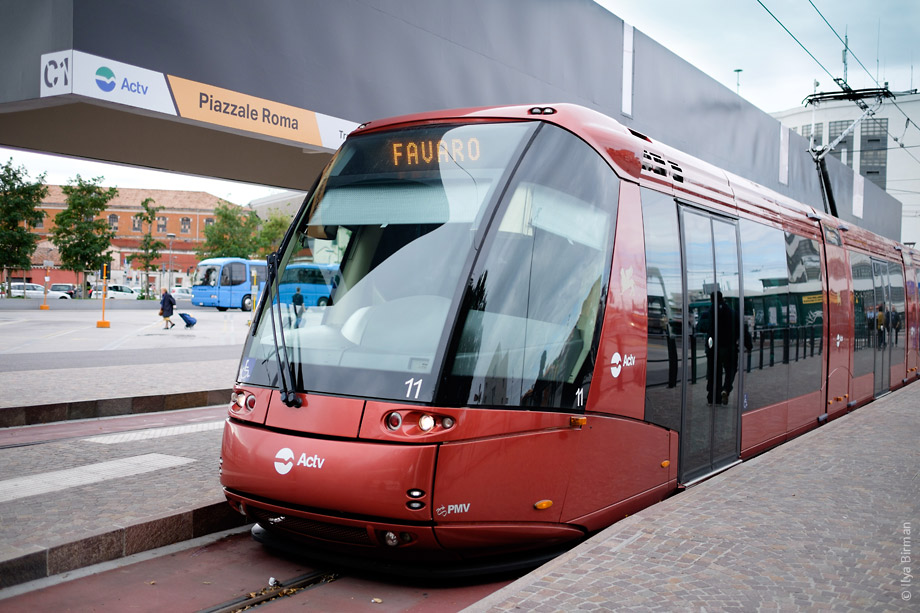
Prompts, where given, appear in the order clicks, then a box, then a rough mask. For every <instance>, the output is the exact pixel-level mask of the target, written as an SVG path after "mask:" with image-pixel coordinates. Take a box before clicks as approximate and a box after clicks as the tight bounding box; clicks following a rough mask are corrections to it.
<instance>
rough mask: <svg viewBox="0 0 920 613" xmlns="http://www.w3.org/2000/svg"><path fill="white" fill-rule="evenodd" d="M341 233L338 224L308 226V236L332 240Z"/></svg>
mask: <svg viewBox="0 0 920 613" xmlns="http://www.w3.org/2000/svg"><path fill="white" fill-rule="evenodd" d="M338 233H339V227H338V226H307V236H309V237H310V238H318V239H321V240H327V241H331V240H332V239H334V238H335V237H336V235H337V234H338Z"/></svg>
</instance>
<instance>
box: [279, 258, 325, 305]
mask: <svg viewBox="0 0 920 613" xmlns="http://www.w3.org/2000/svg"><path fill="white" fill-rule="evenodd" d="M338 274H339V267H338V265H337V264H316V263H313V262H296V263H293V262H292V263H290V264H288V265H287V267H286V268H285V269H284V273H283V274H282V275H281V282H280V283H279V284H278V297H279V300H280V302H281V303H282V304H291V303H293V296H294V294H295V293H297V290H300V294H301V295H302V296H303V306H304V307H311V306H326V305H327V304H329V302H330V300H331V298H332V289H333V288H334V287H335V286H336V285H338V280H337V279H338Z"/></svg>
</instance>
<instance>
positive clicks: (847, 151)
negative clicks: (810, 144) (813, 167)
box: [827, 120, 853, 168]
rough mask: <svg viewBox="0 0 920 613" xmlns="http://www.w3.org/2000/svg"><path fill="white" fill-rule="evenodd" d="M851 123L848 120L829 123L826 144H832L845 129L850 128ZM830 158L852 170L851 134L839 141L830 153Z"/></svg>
mask: <svg viewBox="0 0 920 613" xmlns="http://www.w3.org/2000/svg"><path fill="white" fill-rule="evenodd" d="M851 123H853V122H852V121H849V120H844V121H831V122H829V123H828V124H827V139H828V142H831V143H832V142H834V141H835V140H836V139H837V137H838V136H840V135H841V134H843V133H844V132H845V131H846V129H847V128H849V127H850V124H851ZM830 155H831V156H833V157H835V158H837V159H838V160H840V161H841V162H843V163H844V164H846V165H847V166H849V167H850V168H853V134H852V133H850V134H847V137H846V138H844V139H843V140H842V141H840V142H839V143H838V144H837V146H836V147H834V150H833V151H831V153H830Z"/></svg>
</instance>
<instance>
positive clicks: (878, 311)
mask: <svg viewBox="0 0 920 613" xmlns="http://www.w3.org/2000/svg"><path fill="white" fill-rule="evenodd" d="M872 279H873V284H874V287H875V304H874V305H873V307H874V308H873V313H874V314H875V321H874V322H872V324H873V326H872V328H871V329H872V330H874V332H875V338H874V339H872V340H873V341H874V344H875V395H876V396H879V395H881V394H884V393H885V392H887V391H888V390H889V389H890V388H891V330H890V329H889V328H890V316H889V313H890V312H891V292H890V289H889V285H888V263H887V262H883V261H879V260H872Z"/></svg>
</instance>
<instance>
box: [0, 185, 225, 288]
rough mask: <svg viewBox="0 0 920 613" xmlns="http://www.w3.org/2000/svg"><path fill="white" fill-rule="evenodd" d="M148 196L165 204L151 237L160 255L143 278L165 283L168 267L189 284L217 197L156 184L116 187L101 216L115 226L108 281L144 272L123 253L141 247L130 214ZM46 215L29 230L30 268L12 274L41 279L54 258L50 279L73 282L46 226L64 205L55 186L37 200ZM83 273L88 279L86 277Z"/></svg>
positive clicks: (140, 229)
mask: <svg viewBox="0 0 920 613" xmlns="http://www.w3.org/2000/svg"><path fill="white" fill-rule="evenodd" d="M147 198H152V199H153V203H152V206H157V207H164V208H163V210H161V211H159V212H158V213H157V223H156V224H155V227H154V228H153V237H154V238H155V239H157V240H159V241H161V242H162V243H163V244H164V245H165V247H164V248H163V249H162V250H161V251H160V254H161V255H160V258H159V259H158V260H155V261H154V265H155V266H156V271H155V272H154V271H151V274H150V278H149V279H148V282H149V283H151V284H153V286H154V287H155V288H157V289H158V288H160V287H162V286H164V285H166V284H167V283H168V282H169V281H168V279H169V272H170V271H172V284H173V285H186V286H188V285H190V284H191V275H192V273H193V272H194V270H195V266H196V265H197V263H198V257H197V255H196V254H195V249H196V248H197V247H198V246H199V244H200V243H202V242H204V240H205V238H204V228H205V227H206V226H207V225H210V224H212V223H214V209H216V208H217V206H218V204H219V203H220V202H221V200H220V199H219V198H218V197H217V196H214V195H211V194H208V193H206V192H190V191H173V190H159V189H131V188H119V189H118V195H117V196H116V197H115V198H113V199H112V200H110V201H109V203H108V207H107V208H106V210H105V211H104V212H103V213H102V214H101V215H100V217H101V218H103V219H105V220H106V221H107V222H108V224H109V227H110V228H111V229H112V230H114V232H115V238H113V239H112V242H111V248H110V250H109V253H110V255H111V261H112V283H124V284H126V285H132V286H141V285H142V284H143V275H144V273H143V271H139V270H137V269H136V268H135V267H134V266H132V264H131V263H130V262H128V257H129V256H130V255H131V254H132V253H137V252H138V251H140V249H139V248H140V244H141V239H142V238H143V236H144V234H145V232H147V231H148V228H147V227H144V226H145V225H146V224H141V223H140V222H139V221H138V220H137V219H135V218H134V215H136V214H137V213H140V212H142V211H143V209H142V208H141V203H142V202H143V201H144V200H146V199H147ZM41 208H42V210H44V211H45V218H44V220H43V221H42V223H41V225H40V226H38V227H36V228H35V229H34V232H35V233H36V234H38V235H39V240H38V247H37V248H36V250H35V253H34V254H33V256H32V266H33V269H32V270H26V271H14V272H13V274H12V277H13V278H14V279H25V280H26V281H31V282H33V283H42V281H43V279H44V276H45V272H44V269H43V268H42V267H43V265H44V263H45V262H49V261H50V262H53V263H54V266H53V267H52V268H51V269H50V270H49V272H48V277H49V278H50V282H51V283H77V282H78V281H79V280H78V278H77V275H76V274H74V273H73V272H71V271H69V270H63V269H62V268H61V259H60V254H59V253H58V250H57V248H56V247H55V246H54V244H53V243H52V242H51V231H52V229H53V228H54V219H55V217H57V215H58V213H60V212H61V211H63V210H64V209H66V208H67V197H66V196H65V195H64V192H63V191H62V190H61V186H59V185H49V186H48V195H47V196H46V197H45V199H44V201H43V202H42V205H41ZM88 278H91V277H89V276H88Z"/></svg>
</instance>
